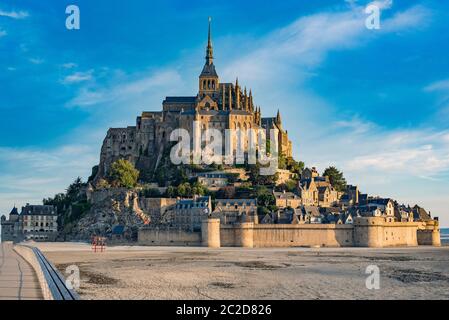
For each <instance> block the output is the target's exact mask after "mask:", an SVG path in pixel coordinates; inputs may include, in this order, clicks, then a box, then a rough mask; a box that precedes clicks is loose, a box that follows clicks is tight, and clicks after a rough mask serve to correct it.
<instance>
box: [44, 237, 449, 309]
mask: <svg viewBox="0 0 449 320" xmlns="http://www.w3.org/2000/svg"><path fill="white" fill-rule="evenodd" d="M36 246H38V247H39V248H40V249H41V250H42V251H43V252H44V253H45V255H46V256H47V258H48V259H49V260H50V261H52V262H53V263H54V264H55V265H56V266H57V267H58V268H59V269H60V271H61V272H63V273H64V271H65V268H66V267H67V266H68V265H71V264H75V265H77V266H78V267H79V268H80V271H81V287H80V289H79V290H78V292H79V294H80V296H81V298H82V299H195V300H198V299H449V247H441V248H434V247H417V248H388V249H371V248H283V249H274V248H266V249H264V248H260V249H259V248H257V249H244V248H220V249H208V248H192V247H142V246H115V247H108V248H107V250H106V252H103V253H94V252H92V250H91V247H90V245H89V244H79V243H40V244H36ZM369 265H376V266H378V267H379V269H380V289H379V290H369V289H367V287H366V284H365V281H366V278H367V277H368V275H367V274H366V273H365V271H366V268H367V267H368V266H369Z"/></svg>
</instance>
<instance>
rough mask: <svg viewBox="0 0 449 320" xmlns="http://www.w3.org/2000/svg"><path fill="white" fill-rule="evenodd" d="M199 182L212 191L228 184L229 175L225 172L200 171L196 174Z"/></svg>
mask: <svg viewBox="0 0 449 320" xmlns="http://www.w3.org/2000/svg"><path fill="white" fill-rule="evenodd" d="M196 178H197V181H198V183H201V184H202V185H203V186H205V187H207V188H208V189H209V190H211V191H217V190H218V189H220V188H222V187H224V186H226V185H227V184H228V176H227V174H226V173H225V172H221V171H214V172H200V173H197V174H196Z"/></svg>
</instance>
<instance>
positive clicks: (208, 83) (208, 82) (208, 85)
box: [207, 80, 210, 89]
mask: <svg viewBox="0 0 449 320" xmlns="http://www.w3.org/2000/svg"><path fill="white" fill-rule="evenodd" d="M207 88H208V89H210V80H208V81H207Z"/></svg>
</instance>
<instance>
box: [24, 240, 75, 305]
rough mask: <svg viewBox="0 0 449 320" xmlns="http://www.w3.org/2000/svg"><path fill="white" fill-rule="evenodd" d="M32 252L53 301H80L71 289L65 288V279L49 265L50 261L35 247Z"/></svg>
mask: <svg viewBox="0 0 449 320" xmlns="http://www.w3.org/2000/svg"><path fill="white" fill-rule="evenodd" d="M32 250H33V252H34V254H35V256H36V258H37V260H38V262H39V264H40V266H41V268H42V271H43V273H44V277H45V280H46V281H47V283H48V287H49V289H50V292H51V294H52V296H53V300H80V297H79V295H78V294H77V293H76V292H75V291H74V290H73V289H69V288H67V286H66V283H65V278H64V277H63V276H62V274H61V273H60V272H59V271H58V270H57V269H56V268H55V267H54V266H53V265H52V264H51V263H50V261H48V260H47V258H46V257H45V256H44V255H43V254H42V252H41V251H40V250H39V249H38V248H35V247H33V248H32Z"/></svg>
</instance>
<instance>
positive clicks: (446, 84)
mask: <svg viewBox="0 0 449 320" xmlns="http://www.w3.org/2000/svg"><path fill="white" fill-rule="evenodd" d="M424 90H425V91H428V92H434V91H449V79H444V80H439V81H435V82H433V83H431V84H429V85H427V86H426V87H425V88H424Z"/></svg>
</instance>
